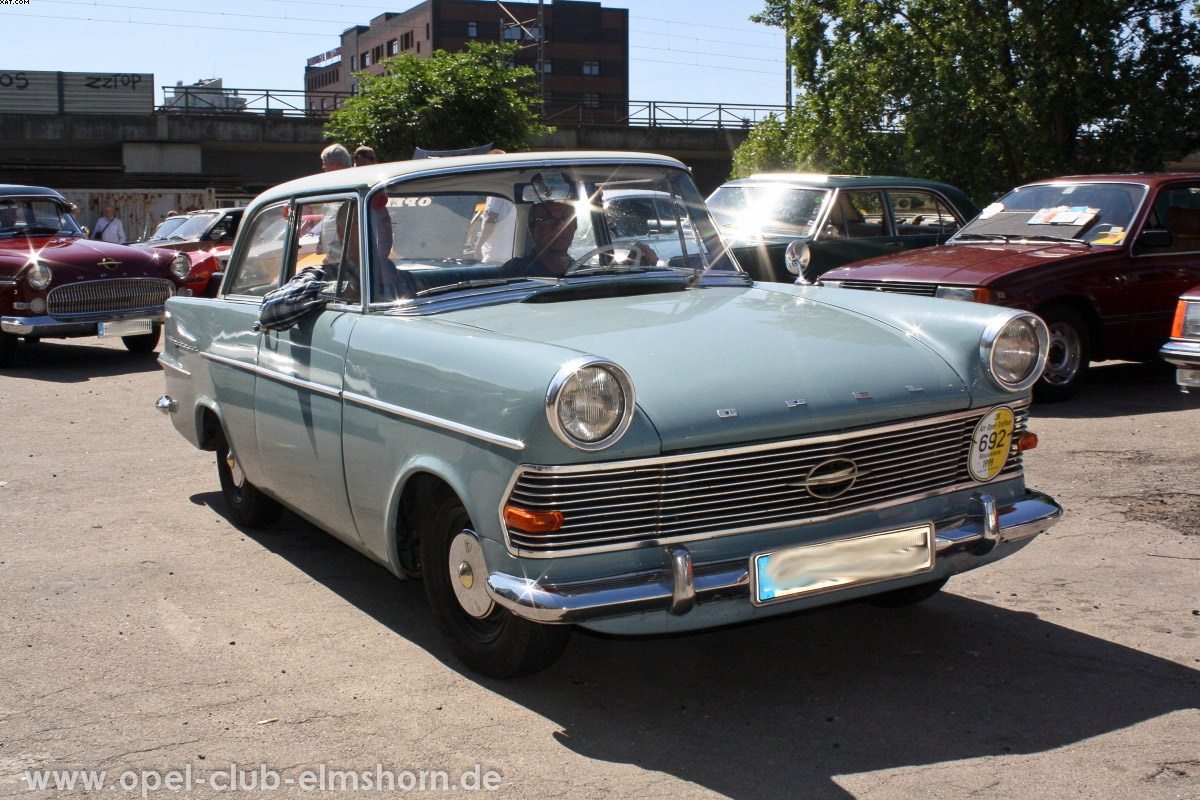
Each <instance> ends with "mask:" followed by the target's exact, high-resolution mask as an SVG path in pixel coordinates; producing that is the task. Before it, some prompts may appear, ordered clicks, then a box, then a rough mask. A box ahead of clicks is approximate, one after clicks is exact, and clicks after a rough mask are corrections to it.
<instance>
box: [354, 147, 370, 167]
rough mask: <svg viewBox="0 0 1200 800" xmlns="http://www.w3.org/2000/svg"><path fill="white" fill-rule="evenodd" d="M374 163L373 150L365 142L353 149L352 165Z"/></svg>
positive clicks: (362, 165) (359, 165) (360, 165)
mask: <svg viewBox="0 0 1200 800" xmlns="http://www.w3.org/2000/svg"><path fill="white" fill-rule="evenodd" d="M374 163H375V150H374V149H373V148H370V147H367V146H366V145H365V144H364V145H361V146H359V147H357V148H355V150H354V166H356V167H368V166H370V165H371V164H374Z"/></svg>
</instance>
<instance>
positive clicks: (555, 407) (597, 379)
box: [546, 358, 636, 450]
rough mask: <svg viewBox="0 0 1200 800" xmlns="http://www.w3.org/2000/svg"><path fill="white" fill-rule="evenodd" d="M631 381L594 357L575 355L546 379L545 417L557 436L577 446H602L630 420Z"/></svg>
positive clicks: (617, 436)
mask: <svg viewBox="0 0 1200 800" xmlns="http://www.w3.org/2000/svg"><path fill="white" fill-rule="evenodd" d="M635 402H636V401H635V399H634V395H633V381H631V380H630V379H629V375H628V374H627V373H626V372H625V370H623V369H621V368H620V367H618V366H617V365H616V364H613V363H611V362H608V361H603V360H601V359H598V358H580V359H575V360H574V361H571V362H569V363H567V364H565V365H563V367H562V368H561V369H560V370H559V371H558V373H557V374H556V375H555V376H554V380H552V381H551V382H550V388H549V390H548V391H547V393H546V417H547V418H548V419H549V421H550V427H551V428H552V429H553V430H554V432H555V433H556V434H558V438H560V439H562V440H563V441H564V442H566V443H567V444H569V445H570V446H571V447H574V448H577V449H579V450H603V449H604V448H606V447H609V446H610V445H612V444H614V443H615V442H616V441H617V440H618V439H620V438H621V437H622V436H624V435H625V431H627V430H629V425H630V423H632V422H633V408H634V404H635Z"/></svg>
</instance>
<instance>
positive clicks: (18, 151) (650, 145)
mask: <svg viewBox="0 0 1200 800" xmlns="http://www.w3.org/2000/svg"><path fill="white" fill-rule="evenodd" d="M322 125H323V120H321V119H312V118H306V117H289V116H282V115H274V114H269V113H267V114H254V113H231V114H184V113H177V112H164V111H160V112H158V113H155V114H151V115H119V114H95V115H90V114H55V115H40V114H38V115H35V114H0V182H6V183H24V184H32V185H38V186H49V187H71V188H73V189H88V190H95V191H97V192H103V191H110V192H120V191H128V190H133V189H139V190H163V191H167V190H173V191H185V190H200V189H212V190H214V191H215V196H216V198H217V200H218V201H222V202H228V201H238V200H246V199H249V198H250V197H253V196H254V195H255V194H257V193H258V192H260V191H262V190H263V189H265V188H267V187H269V186H272V185H274V184H277V183H281V182H283V181H286V180H290V179H292V178H296V177H299V176H302V175H308V174H311V173H314V172H317V171H318V170H319V168H320V162H319V153H320V151H321V149H322V148H323V147H324V146H325V144H326V142H325V140H324V139H323V137H322ZM748 132H749V128H748V127H746V128H742V127H735V128H717V127H667V126H652V127H634V126H615V125H610V126H606V125H595V124H584V125H579V124H562V123H560V124H559V126H558V130H557V132H556V133H553V134H550V135H548V136H545V137H541V138H539V139H538V140H537V141H536V142H535V144H534V149H537V150H573V149H585V150H592V149H597V150H636V151H647V152H652V153H662V154H664V155H669V156H674V157H675V158H678V159H680V160H681V161H683V162H684V163H685V164H688V165H689V166H691V167H692V169H693V171H694V174H695V177H696V182H697V184H698V185H699V187H700V190H701V192H704V193H707V192H708V191H710V190H711V189H713V188H715V187H716V186H717V185H719V184H720V183H721V182H722V181H724V180H725V179H726V178H727V177H728V175H729V170H730V165H731V161H732V155H733V150H734V149H735V148H736V147H737V146H738V144H740V143H741V142H742V141H743V140H744V139H745V137H746V134H747V133H748Z"/></svg>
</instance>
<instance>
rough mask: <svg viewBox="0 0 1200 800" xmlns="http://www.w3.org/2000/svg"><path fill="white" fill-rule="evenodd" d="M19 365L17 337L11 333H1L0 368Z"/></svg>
mask: <svg viewBox="0 0 1200 800" xmlns="http://www.w3.org/2000/svg"><path fill="white" fill-rule="evenodd" d="M15 363H17V337H16V336H14V335H12V334H11V333H0V368H3V367H11V366H12V365H13V364H15Z"/></svg>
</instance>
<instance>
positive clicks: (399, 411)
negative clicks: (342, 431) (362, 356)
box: [342, 392, 525, 450]
mask: <svg viewBox="0 0 1200 800" xmlns="http://www.w3.org/2000/svg"><path fill="white" fill-rule="evenodd" d="M342 397H343V398H344V399H345V400H346V401H347V402H350V403H356V404H358V405H360V406H364V407H366V408H371V409H374V410H376V411H382V412H383V413H385V414H390V415H392V416H394V417H400V418H401V419H408V420H413V421H416V422H423V423H425V424H427V425H432V426H434V427H436V428H442V429H443V430H448V431H453V432H455V433H461V434H463V435H465V436H470V437H471V438H473V439H480V440H482V441H485V442H487V443H489V444H495V445H499V446H501V447H507V448H508V449H510V450H524V449H525V443H524V442H522V441H521V440H520V439H510V438H509V437H507V436H501V435H500V434H498V433H491V432H490V431H485V430H481V429H479V428H473V427H471V426H470V425H463V424H462V423H459V422H452V421H451V420H448V419H443V418H441V417H435V416H432V415H430V414H425V413H422V412H420V411H414V410H413V409H411V408H403V407H401V406H396V405H392V404H391V403H385V402H383V401H381V400H375V399H373V398H370V397H366V396H364V395H361V394H354V393H353V392H343V393H342Z"/></svg>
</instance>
